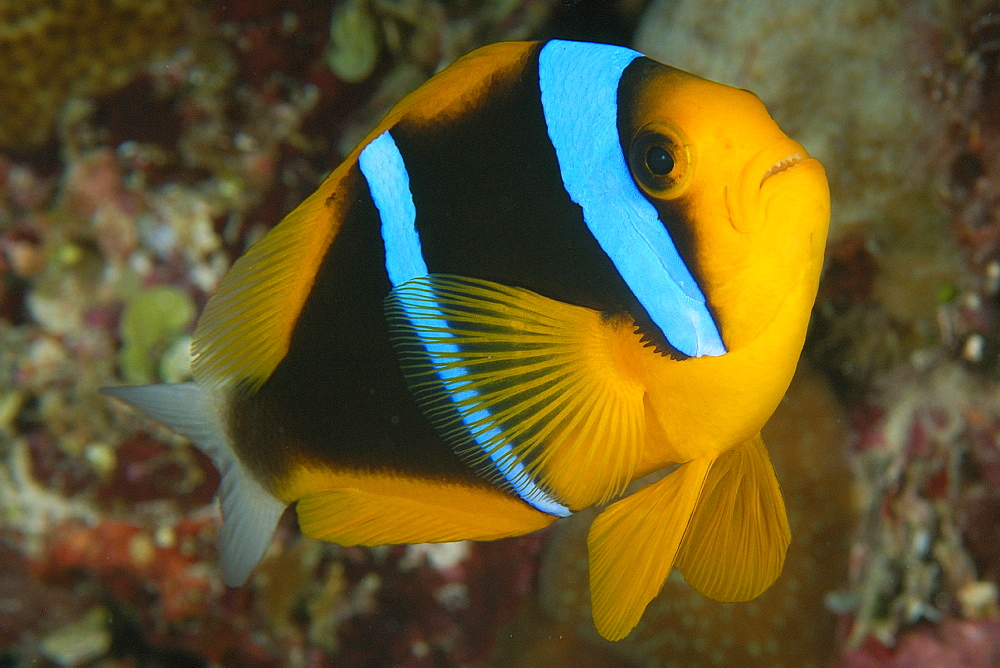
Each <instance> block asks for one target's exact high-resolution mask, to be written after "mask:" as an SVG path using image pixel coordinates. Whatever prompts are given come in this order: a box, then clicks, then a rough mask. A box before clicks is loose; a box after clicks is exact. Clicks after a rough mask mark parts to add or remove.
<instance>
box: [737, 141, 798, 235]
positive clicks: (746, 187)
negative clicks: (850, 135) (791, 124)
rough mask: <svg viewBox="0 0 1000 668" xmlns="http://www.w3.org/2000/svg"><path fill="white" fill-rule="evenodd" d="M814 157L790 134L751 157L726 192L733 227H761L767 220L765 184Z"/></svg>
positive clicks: (753, 228)
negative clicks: (732, 186)
mask: <svg viewBox="0 0 1000 668" xmlns="http://www.w3.org/2000/svg"><path fill="white" fill-rule="evenodd" d="M813 160H814V159H813V158H812V157H810V156H809V153H808V152H807V151H806V150H805V148H803V147H802V145H801V144H799V143H798V142H796V141H793V140H791V139H789V138H788V137H782V138H781V139H779V140H777V141H775V142H772V143H770V144H768V145H767V146H765V147H764V148H762V149H761V150H759V151H758V152H757V153H755V154H754V155H753V156H751V157H750V159H749V160H747V162H746V164H745V165H744V166H743V169H742V170H741V171H740V175H739V178H738V180H737V183H736V185H735V187H734V188H731V189H729V190H728V191H727V193H726V196H727V200H728V201H727V204H728V207H729V215H730V220H731V221H732V224H733V227H735V228H736V229H737V230H739V231H740V232H753V231H754V230H757V229H760V227H761V225H763V223H764V220H763V206H762V201H761V200H762V199H763V197H764V191H765V186H769V185H770V184H771V182H772V179H775V178H776V177H779V176H781V175H783V174H787V173H788V172H789V171H792V170H794V169H795V168H796V167H798V166H799V165H802V164H805V163H807V162H810V161H813ZM776 180H781V179H776ZM770 189H771V188H767V190H770Z"/></svg>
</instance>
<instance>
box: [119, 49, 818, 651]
mask: <svg viewBox="0 0 1000 668" xmlns="http://www.w3.org/2000/svg"><path fill="white" fill-rule="evenodd" d="M828 202H829V199H828V192H827V186H826V179H825V175H824V171H823V168H822V167H821V166H820V164H819V163H818V162H817V161H816V160H814V159H812V158H810V157H809V155H808V154H807V153H806V151H805V150H804V149H803V148H802V147H801V146H800V145H798V144H797V143H795V142H793V141H792V140H790V139H788V138H787V137H786V136H785V135H784V134H783V133H782V132H781V130H780V129H779V128H778V127H777V125H776V124H775V123H774V121H773V120H771V118H770V117H769V116H768V114H767V112H766V110H765V109H764V107H763V105H762V104H761V103H760V101H759V100H758V99H757V98H756V97H754V96H753V95H752V94H751V93H748V92H746V91H740V90H736V89H733V88H729V87H726V86H723V85H721V84H717V83H713V82H709V81H706V80H704V79H700V78H698V77H696V76H694V75H691V74H688V73H686V72H682V71H680V70H676V69H674V68H671V67H668V66H666V65H662V64H660V63H657V62H655V61H652V60H650V59H648V58H645V57H643V56H642V55H641V54H638V53H636V52H635V51H631V50H629V49H625V48H622V47H615V46H608V45H601V44H587V43H578V42H565V41H559V40H552V41H549V42H525V43H515V42H510V43H500V44H495V45H492V46H489V47H484V48H482V49H480V50H478V51H475V52H473V53H471V54H469V55H468V56H466V57H464V58H462V59H460V60H459V61H457V62H456V63H455V64H453V65H452V66H451V67H449V68H447V69H446V70H444V71H442V72H441V73H440V74H438V75H436V76H435V77H433V78H432V79H430V80H429V81H428V82H427V83H426V84H425V85H424V86H422V87H421V88H420V89H418V90H417V91H415V92H414V93H412V94H410V95H409V96H408V97H407V98H405V99H404V100H403V101H401V102H400V103H399V104H398V105H397V106H396V107H395V108H394V109H393V111H391V112H390V113H389V115H388V116H387V117H386V118H385V119H384V120H383V121H382V122H381V123H380V124H379V126H378V127H377V128H375V130H373V131H372V132H371V133H370V134H369V135H368V136H367V137H366V138H365V140H364V141H362V142H361V144H360V145H359V146H358V147H357V148H356V149H355V150H354V151H353V152H352V153H351V154H350V155H349V156H348V157H347V159H346V160H345V161H344V162H343V164H341V165H340V167H338V168H337V169H336V170H335V171H334V172H333V173H331V175H330V176H329V177H328V178H327V179H326V180H325V181H324V182H323V184H322V185H321V186H320V187H319V189H318V190H317V191H316V192H315V193H314V194H313V195H312V196H310V197H309V198H308V199H306V200H305V201H304V202H303V203H302V204H301V205H300V206H299V207H298V208H296V209H295V210H294V211H292V212H291V213H290V214H289V215H288V216H287V217H286V218H285V219H284V220H283V221H282V222H281V223H280V224H279V225H277V226H276V227H275V228H274V229H273V230H272V231H271V232H270V233H269V234H268V235H266V236H265V237H264V238H263V239H262V240H261V241H260V242H258V243H257V244H255V245H254V246H252V247H251V248H250V249H249V250H248V251H247V253H246V254H245V255H243V256H242V257H241V258H240V259H239V260H237V262H236V263H235V264H234V266H233V268H232V269H231V270H230V272H229V273H228V274H227V275H226V277H225V278H224V279H223V281H222V283H221V285H220V287H219V289H218V291H217V292H216V294H215V295H214V296H213V297H212V299H211V300H210V301H209V303H208V305H207V306H206V309H205V312H204V313H203V314H202V316H201V318H200V320H199V322H198V326H197V330H196V332H195V338H194V343H193V346H192V369H193V375H194V382H193V383H187V384H181V385H157V386H145V387H135V388H111V389H109V390H108V392H109V393H111V394H113V395H115V396H117V397H119V398H121V399H122V400H124V401H126V402H128V403H130V404H132V405H134V406H136V407H137V408H139V409H141V410H143V411H144V412H146V413H147V414H149V415H150V416H151V417H153V418H155V419H157V420H160V421H162V422H164V423H165V424H167V425H168V426H170V427H172V428H173V429H174V430H176V431H178V432H179V433H182V434H185V435H187V436H189V437H190V438H191V439H192V440H193V441H195V443H197V444H198V445H199V446H200V447H202V448H203V449H204V450H206V451H207V452H208V453H209V454H210V455H211V456H212V457H213V459H214V461H215V463H216V465H217V466H218V467H219V468H220V470H221V472H222V474H223V481H222V486H221V489H220V497H221V505H222V514H223V518H224V524H223V529H222V532H221V534H220V548H221V554H222V566H223V575H224V578H225V579H226V581H227V583H229V584H233V585H238V584H241V583H242V582H243V581H244V580H245V579H246V578H247V577H248V575H249V573H250V571H251V570H252V569H253V567H254V566H255V565H256V563H257V562H258V561H259V559H260V558H261V556H262V555H263V552H264V549H265V548H266V547H267V544H268V542H269V540H270V537H271V534H272V532H273V529H274V526H275V524H276V522H277V520H278V518H279V516H280V514H281V512H282V511H283V510H284V508H285V507H286V506H287V505H288V504H291V503H295V504H296V509H297V513H298V516H299V521H300V526H301V528H302V530H303V532H304V533H305V534H307V535H309V536H312V537H314V538H319V539H323V540H328V541H331V542H335V543H339V544H342V545H355V544H361V545H379V544H391V543H411V542H432V541H452V540H462V539H474V540H490V539H494V538H500V537H505V536H513V535H520V534H524V533H528V532H531V531H535V530H537V529H540V528H542V527H545V526H547V525H548V524H550V523H551V522H553V521H554V520H556V519H558V518H559V517H564V516H567V515H569V514H571V513H573V512H575V511H577V510H580V509H583V508H586V507H589V506H593V505H600V504H607V503H609V502H611V503H610V505H608V506H607V507H606V508H605V510H604V511H603V512H602V514H601V515H600V516H599V518H598V520H597V521H596V522H595V523H594V526H593V528H592V530H591V534H590V541H589V548H590V554H591V584H592V594H593V596H592V599H593V608H594V619H595V623H596V624H597V627H598V630H599V631H600V632H601V633H602V634H603V635H604V636H605V637H609V638H621V637H624V636H625V635H626V634H627V633H628V632H629V631H630V630H631V629H632V628H633V627H634V626H635V624H636V623H637V622H638V620H639V618H640V616H641V614H642V611H643V609H644V608H645V606H646V604H647V603H648V602H649V601H650V600H651V599H652V597H653V596H655V595H656V593H657V592H658V591H659V589H660V587H661V585H662V583H663V581H664V579H665V578H666V576H667V575H668V574H669V572H670V569H671V568H672V567H677V568H679V569H680V570H681V571H682V573H683V574H684V575H685V577H686V578H687V580H688V581H689V582H690V583H691V584H692V585H693V586H694V587H695V588H697V589H699V591H702V592H703V593H705V594H706V595H708V596H710V597H712V598H716V599H719V600H731V601H736V600H746V599H749V598H753V597H755V596H757V595H759V594H760V593H761V592H762V591H763V590H764V589H766V588H767V587H768V586H770V584H771V582H773V580H774V579H775V578H776V577H777V575H778V574H779V573H780V570H781V565H782V563H783V560H784V554H785V550H786V549H787V545H788V541H789V532H788V525H787V520H786V518H785V509H784V505H783V502H782V500H781V493H780V490H779V489H778V484H777V481H776V479H775V477H774V473H773V470H772V468H771V465H770V461H769V459H768V456H767V453H766V451H765V450H764V447H763V444H762V442H761V440H760V437H759V431H760V428H761V426H762V425H763V424H764V422H766V420H767V419H768V417H769V416H770V414H771V413H772V411H773V410H774V408H775V407H776V406H777V403H778V401H779V400H780V398H781V396H782V395H783V393H784V391H785V389H786V388H787V386H788V383H789V381H790V379H791V376H792V373H793V371H794V368H795V364H796V361H797V359H798V356H799V353H800V351H801V347H802V343H803V339H804V336H805V330H806V325H807V323H808V318H809V312H810V309H811V306H812V303H813V300H814V298H815V293H816V288H817V283H818V277H819V271H820V268H821V264H822V255H823V247H824V244H825V238H826V229H827V223H828V217H829V203H828ZM675 464H679V465H680V466H679V467H678V468H677V470H676V471H674V472H672V473H670V474H669V475H667V476H666V477H664V478H662V479H661V480H660V481H658V482H656V483H653V484H650V485H648V486H646V487H643V488H641V489H640V490H639V491H637V492H635V493H633V494H631V495H628V496H624V497H623V496H622V494H623V492H624V491H625V488H626V487H627V486H628V485H629V484H630V483H632V482H633V481H635V480H637V479H639V478H640V477H642V476H644V475H646V474H648V473H651V472H654V471H657V470H660V469H663V468H664V467H667V466H671V465H675Z"/></svg>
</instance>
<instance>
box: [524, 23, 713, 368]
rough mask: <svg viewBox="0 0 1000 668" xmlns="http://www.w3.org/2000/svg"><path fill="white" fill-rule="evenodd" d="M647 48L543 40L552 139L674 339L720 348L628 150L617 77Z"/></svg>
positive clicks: (693, 347)
mask: <svg viewBox="0 0 1000 668" xmlns="http://www.w3.org/2000/svg"><path fill="white" fill-rule="evenodd" d="M641 55H642V54H640V53H638V52H636V51H633V50H631V49H626V48H624V47H620V46H610V45H607V44H589V43H584V42H564V41H560V40H552V41H550V42H549V43H548V44H546V45H545V46H544V47H542V50H541V53H540V54H539V58H538V77H539V84H540V86H541V91H542V109H543V112H544V114H545V123H546V126H547V128H548V133H549V139H550V140H551V141H552V146H553V147H554V148H555V151H556V157H557V158H558V160H559V169H560V171H561V172H562V179H563V185H564V186H565V188H566V192H568V193H569V196H570V198H571V199H572V200H573V201H574V202H576V203H577V204H579V205H580V207H581V208H582V209H583V218H584V221H585V222H586V224H587V228H588V229H589V230H590V232H591V234H593V235H594V238H595V239H597V242H598V243H599V244H600V245H601V248H602V249H604V252H605V253H607V255H608V257H610V258H611V261H612V263H613V264H614V265H615V268H616V269H617V270H618V273H619V275H621V277H622V278H623V279H624V280H625V283H626V284H628V286H629V289H631V290H632V294H634V295H635V297H636V298H637V299H638V300H639V303H641V304H642V306H643V308H645V309H646V312H647V313H648V314H649V316H650V318H652V320H653V322H654V323H655V324H656V326H657V327H659V328H660V331H661V332H663V335H664V336H665V337H666V339H667V340H668V341H669V342H670V344H671V345H672V346H674V347H675V348H677V350H679V351H681V352H682V353H684V354H685V355H688V356H690V357H700V356H702V355H712V356H714V355H722V354H724V353H725V352H726V348H725V345H724V344H723V342H722V337H721V336H720V335H719V330H718V328H717V327H716V325H715V321H714V320H713V318H712V314H711V313H710V312H709V310H708V307H707V306H706V304H705V296H704V295H703V294H702V292H701V289H700V288H699V287H698V284H697V282H696V281H695V279H694V277H693V276H692V275H691V272H690V271H689V270H688V268H687V265H685V263H684V260H683V259H682V258H681V256H680V253H678V251H677V247H676V246H675V245H674V242H673V240H672V239H671V238H670V233H669V232H668V231H667V228H666V227H665V226H664V225H663V222H662V221H661V220H660V218H659V214H658V213H657V211H656V208H655V207H653V205H652V204H651V203H650V202H649V200H647V199H646V198H645V197H644V196H643V195H642V193H641V192H640V191H639V189H638V187H637V186H636V185H635V182H634V181H633V180H632V177H631V175H630V173H629V169H628V166H627V165H626V163H625V157H624V155H623V154H622V147H621V142H620V141H619V138H618V82H619V81H620V79H621V76H622V73H623V72H624V71H625V68H626V67H628V65H629V64H630V63H631V62H632V61H633V60H635V59H636V58H638V57H640V56H641Z"/></svg>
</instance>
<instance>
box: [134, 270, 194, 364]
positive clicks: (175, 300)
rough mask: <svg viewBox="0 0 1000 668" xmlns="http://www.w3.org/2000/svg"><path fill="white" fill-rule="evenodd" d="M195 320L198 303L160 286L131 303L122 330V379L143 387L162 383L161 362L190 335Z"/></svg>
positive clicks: (172, 289) (142, 294) (140, 294)
mask: <svg viewBox="0 0 1000 668" xmlns="http://www.w3.org/2000/svg"><path fill="white" fill-rule="evenodd" d="M194 317H195V306H194V302H193V301H191V298H190V297H189V296H188V295H187V294H186V293H184V292H182V291H180V290H178V289H177V288H172V287H168V286H159V287H155V288H151V289H149V290H144V291H142V292H140V293H138V294H136V295H135V296H134V297H132V298H131V299H129V300H128V302H127V303H126V305H125V312H124V313H123V314H122V319H121V325H120V329H119V332H120V334H121V337H122V349H121V352H120V353H119V356H118V365H119V369H120V370H121V374H122V377H123V378H124V379H125V380H126V381H128V382H130V383H140V384H141V383H152V382H156V381H157V380H160V378H159V368H160V358H161V357H163V355H164V353H165V352H166V351H167V350H168V349H169V348H170V347H171V346H172V345H173V344H174V343H175V342H176V341H177V340H178V339H179V338H180V337H181V336H182V335H183V334H184V333H185V332H187V330H188V329H189V328H190V327H191V324H192V323H193V322H194Z"/></svg>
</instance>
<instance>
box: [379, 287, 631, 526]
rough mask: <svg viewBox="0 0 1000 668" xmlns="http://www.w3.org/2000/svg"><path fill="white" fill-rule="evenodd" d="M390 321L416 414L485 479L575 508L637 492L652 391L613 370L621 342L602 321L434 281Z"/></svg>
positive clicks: (402, 290)
mask: <svg viewBox="0 0 1000 668" xmlns="http://www.w3.org/2000/svg"><path fill="white" fill-rule="evenodd" d="M386 316H387V319H388V322H389V326H390V330H391V333H392V336H393V345H394V347H395V349H396V352H397V355H398V357H399V360H400V366H401V368H402V370H403V373H404V375H405V376H406V379H407V383H408V384H409V387H410V389H411V391H412V393H413V395H414V397H415V398H416V400H417V403H418V404H419V405H420V407H421V409H422V410H423V412H424V414H425V415H426V416H427V418H428V419H429V420H430V421H431V422H432V423H433V424H434V426H435V427H436V428H437V429H438V431H439V433H440V434H441V436H442V438H444V439H445V441H446V442H448V443H449V444H450V445H451V446H452V448H453V449H454V450H455V451H456V452H457V453H458V454H459V456H461V457H462V458H463V459H465V460H466V461H467V462H468V463H469V464H470V465H471V466H472V467H474V468H476V469H477V470H478V471H480V472H481V473H482V474H483V475H484V476H486V477H487V479H489V480H491V481H492V482H495V483H498V484H500V485H501V486H505V485H507V484H510V485H512V486H514V487H515V488H516V487H517V485H518V484H519V481H520V480H519V479H517V478H516V476H518V475H520V476H523V477H524V476H526V477H527V478H530V480H531V481H533V482H535V483H537V484H538V485H540V486H541V487H542V488H543V489H544V490H547V491H548V492H550V493H552V494H554V495H555V497H556V498H557V499H559V500H561V502H562V503H565V504H566V505H567V506H568V507H570V508H582V507H586V506H589V505H592V504H594V503H601V502H605V501H607V500H609V499H611V498H613V497H614V496H616V495H618V494H620V493H621V491H622V490H623V489H624V488H625V485H627V484H628V482H629V481H630V480H631V477H632V474H633V472H634V470H635V466H636V464H637V462H638V459H639V456H640V450H641V447H642V438H643V436H642V435H643V433H644V429H643V419H644V408H643V402H642V400H643V393H644V391H643V389H642V387H641V386H640V385H639V384H638V383H637V382H634V381H632V380H630V379H629V378H628V377H626V375H625V374H624V373H622V371H621V370H620V369H618V368H616V367H615V366H614V364H615V363H614V360H613V359H612V357H611V353H610V350H609V341H608V339H609V337H611V336H616V335H619V334H620V332H617V331H615V330H613V328H612V327H611V326H609V325H608V324H607V323H605V322H604V320H603V319H602V318H601V315H600V314H599V313H597V312H595V311H591V310H589V309H585V308H581V307H577V306H571V305H568V304H563V303H561V302H557V301H554V300H551V299H548V298H545V297H542V296H540V295H537V294H535V293H533V292H530V291H528V290H523V289H519V288H511V287H507V286H503V285H499V284H496V283H491V282H488V281H482V280H476V279H468V278H461V277H455V276H443V275H430V276H425V277H420V278H417V279H414V280H411V281H408V282H407V283H404V284H402V285H400V286H398V287H397V288H396V289H395V290H393V292H392V293H391V294H390V295H389V297H388V298H387V300H386ZM518 466H523V469H520V470H519V471H520V472H519V473H518V472H516V471H515V472H513V473H511V471H514V469H515V468H516V467H518ZM505 472H506V475H507V479H506V480H505ZM511 476H514V479H513V480H512V479H511Z"/></svg>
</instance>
